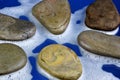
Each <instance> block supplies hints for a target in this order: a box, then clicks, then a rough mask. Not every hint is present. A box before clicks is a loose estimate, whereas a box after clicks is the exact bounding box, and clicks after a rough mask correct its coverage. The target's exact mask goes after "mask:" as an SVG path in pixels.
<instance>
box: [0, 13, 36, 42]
mask: <svg viewBox="0 0 120 80" xmlns="http://www.w3.org/2000/svg"><path fill="white" fill-rule="evenodd" d="M35 32H36V27H35V26H34V24H32V23H31V22H29V21H24V20H19V19H16V18H13V17H11V16H7V15H4V14H1V13H0V39H1V40H13V41H19V40H24V39H27V38H30V37H32V36H33V35H34V34H35Z"/></svg>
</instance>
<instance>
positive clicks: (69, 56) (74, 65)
mask: <svg viewBox="0 0 120 80" xmlns="http://www.w3.org/2000/svg"><path fill="white" fill-rule="evenodd" d="M38 64H39V65H40V66H41V67H42V68H43V69H44V70H45V71H47V72H48V73H49V74H51V75H53V76H55V77H57V78H59V79H61V80H77V79H78V78H79V77H80V76H81V74H82V65H81V62H80V60H79V58H78V57H77V55H76V54H75V53H74V52H73V51H72V50H71V49H69V48H67V47H65V46H62V45H59V44H53V45H49V46H47V47H45V48H44V49H42V51H41V52H40V54H39V55H38Z"/></svg>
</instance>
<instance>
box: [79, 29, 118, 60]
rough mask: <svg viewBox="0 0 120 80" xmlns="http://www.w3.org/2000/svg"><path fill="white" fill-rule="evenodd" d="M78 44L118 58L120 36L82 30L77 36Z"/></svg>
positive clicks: (92, 50)
mask: <svg viewBox="0 0 120 80" xmlns="http://www.w3.org/2000/svg"><path fill="white" fill-rule="evenodd" d="M78 43H79V45H80V46H81V47H82V48H84V49H85V50H87V51H90V52H92V53H95V54H98V55H103V56H108V57H114V58H119V59H120V37H118V36H113V35H107V34H104V33H100V32H96V31H90V30H88V31H84V32H82V33H80V34H79V36H78Z"/></svg>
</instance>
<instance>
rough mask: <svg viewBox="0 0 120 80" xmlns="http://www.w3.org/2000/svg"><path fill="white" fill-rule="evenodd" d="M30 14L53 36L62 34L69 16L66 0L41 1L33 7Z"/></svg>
mask: <svg viewBox="0 0 120 80" xmlns="http://www.w3.org/2000/svg"><path fill="white" fill-rule="evenodd" d="M32 13H33V15H34V16H35V17H36V18H37V19H38V20H39V22H40V23H41V24H42V25H43V26H44V27H46V28H47V29H48V30H49V31H50V32H51V33H53V34H61V33H63V32H64V31H65V30H66V28H67V25H68V23H69V21H70V16H71V12H70V7H69V3H68V0H43V1H41V2H39V3H38V4H36V5H35V6H34V7H33V9H32Z"/></svg>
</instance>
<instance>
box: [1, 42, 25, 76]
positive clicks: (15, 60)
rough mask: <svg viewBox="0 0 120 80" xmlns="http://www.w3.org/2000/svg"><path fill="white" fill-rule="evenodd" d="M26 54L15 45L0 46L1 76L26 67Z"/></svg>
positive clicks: (4, 44) (5, 44)
mask: <svg viewBox="0 0 120 80" xmlns="http://www.w3.org/2000/svg"><path fill="white" fill-rule="evenodd" d="M26 62H27V57H26V54H25V52H24V51H23V50H22V49H21V48H20V47H18V46H17V45H14V44H9V43H3V44H0V75H3V74H8V73H12V72H15V71H17V70H19V69H21V68H23V67H24V66H25V64H26Z"/></svg>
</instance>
